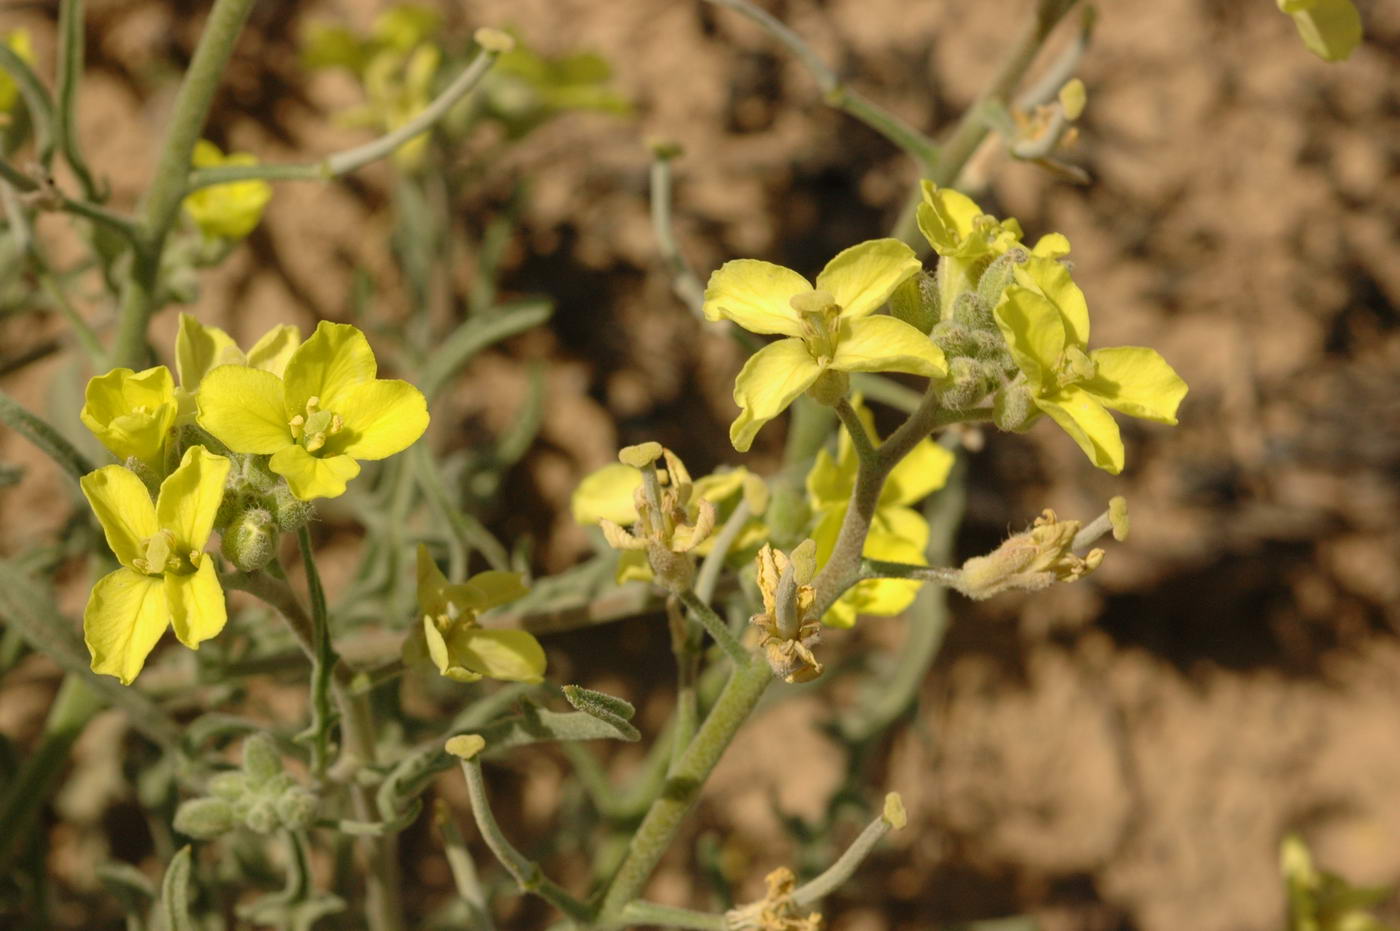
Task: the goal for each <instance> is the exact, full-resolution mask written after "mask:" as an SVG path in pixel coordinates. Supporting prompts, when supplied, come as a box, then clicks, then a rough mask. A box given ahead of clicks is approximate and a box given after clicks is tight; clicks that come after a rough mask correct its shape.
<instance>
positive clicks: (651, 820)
mask: <svg viewBox="0 0 1400 931" xmlns="http://www.w3.org/2000/svg"><path fill="white" fill-rule="evenodd" d="M772 681H773V673H772V671H771V670H770V669H769V668H768V661H767V660H766V659H764V658H763V657H761V656H757V657H753V658H752V659H750V660H749V661H748V662H747V663H745V664H743V665H740V666H736V667H735V668H734V671H733V672H732V673H731V674H730V677H729V681H728V682H727V683H726V684H725V686H724V691H722V692H721V693H720V696H719V698H718V700H716V702H715V705H714V707H713V708H711V709H710V713H709V714H708V715H706V717H705V723H704V724H702V725H701V726H700V730H699V732H698V733H697V734H696V735H695V739H694V740H692V741H691V742H690V746H689V747H687V748H686V751H685V755H684V756H682V757H681V759H680V764H679V765H678V766H676V767H675V769H674V771H673V772H672V773H671V775H670V776H669V777H668V778H667V780H666V788H665V789H664V790H663V791H662V793H661V795H660V797H658V798H657V799H656V801H654V802H652V804H651V807H650V808H649V809H648V810H647V813H646V817H645V818H643V819H642V823H641V826H640V827H638V828H637V833H636V834H634V835H633V836H632V841H631V843H630V844H628V847H627V857H626V858H625V859H624V860H623V861H622V866H621V867H619V868H618V871H617V875H616V876H614V877H613V880H612V882H611V883H610V884H609V885H608V888H607V891H606V892H605V893H604V895H603V900H602V905H601V913H600V919H599V922H600V924H601V925H602V926H603V927H608V926H612V927H617V926H618V925H619V924H620V923H622V924H625V920H624V919H623V918H622V910H623V908H625V907H626V906H627V905H628V904H629V903H630V902H631V901H632V900H633V899H635V898H637V896H638V895H640V894H641V892H642V890H643V889H644V888H645V887H646V884H647V880H648V879H650V878H651V874H652V872H653V871H654V870H655V869H656V864H657V863H658V862H659V861H660V860H661V856H662V854H664V853H665V852H666V849H667V848H668V847H670V845H671V842H672V840H674V839H675V836H676V832H677V830H679V829H680V825H681V820H682V819H683V818H684V817H685V815H686V813H687V812H688V811H690V808H691V806H692V805H694V804H695V800H696V798H697V797H698V796H699V795H700V788H701V786H703V785H704V784H705V780H706V779H707V778H708V777H709V775H710V772H711V771H712V770H713V769H714V768H715V765H716V764H717V763H718V762H719V759H720V756H722V755H723V753H724V751H725V748H727V747H728V746H729V743H730V741H732V740H733V739H734V735H735V734H736V733H737V732H738V730H739V727H740V726H741V725H742V724H743V723H744V721H745V720H746V719H747V718H748V716H749V714H750V712H752V711H753V709H754V707H755V706H756V705H757V704H758V700H759V698H761V697H762V696H763V693H764V691H765V690H766V689H767V688H768V685H769V683H770V682H772Z"/></svg>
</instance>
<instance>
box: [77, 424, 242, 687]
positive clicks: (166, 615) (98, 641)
mask: <svg viewBox="0 0 1400 931" xmlns="http://www.w3.org/2000/svg"><path fill="white" fill-rule="evenodd" d="M228 470H229V461H228V460H227V459H225V458H224V457H223V456H216V455H214V454H213V453H210V452H208V451H207V450H205V449H204V447H202V446H192V447H190V449H189V450H187V451H186V452H185V456H184V458H183V459H182V460H181V462H180V465H179V467H178V468H176V469H175V471H174V472H172V473H171V474H170V476H169V477H168V478H167V479H166V480H165V481H164V482H162V483H161V486H160V494H159V495H158V496H157V497H156V501H155V503H154V504H152V503H151V496H150V493H149V492H148V491H147V490H146V486H145V485H143V484H142V483H141V480H140V479H139V478H137V477H136V475H135V473H133V472H131V471H130V470H129V469H125V468H123V467H121V466H116V465H110V466H104V467H102V468H100V469H98V470H97V471H95V472H90V473H88V474H87V475H85V476H83V478H82V481H81V482H80V484H81V486H82V489H83V494H84V495H85V496H86V497H87V499H88V503H89V504H90V505H92V509H93V511H94V512H95V513H96V514H97V519H98V521H99V522H100V523H101V524H102V531H103V533H104V534H106V537H107V545H108V546H110V547H111V548H112V552H113V553H115V554H116V556H117V560H118V561H119V562H120V563H121V568H120V569H117V570H116V571H115V572H111V573H108V574H107V575H105V576H103V577H102V578H101V579H99V580H98V582H97V584H96V585H94V586H93V589H92V594H91V595H90V596H89V597H88V603H87V609H86V610H85V611H84V612H83V637H84V639H85V640H86V641H87V646H88V651H89V652H90V653H91V654H92V669H93V671H94V672H100V673H103V674H104V675H109V676H116V677H117V678H118V679H120V680H121V681H122V684H123V685H130V684H131V681H132V680H133V679H135V678H136V675H137V674H138V673H139V672H140V671H141V667H142V666H144V665H145V663H146V657H147V655H149V654H150V652H151V650H152V649H153V648H154V647H155V645H156V641H158V640H159V639H160V636H161V634H163V633H164V632H165V628H166V627H167V626H171V625H173V626H174V628H175V636H176V637H178V638H180V642H181V643H183V644H184V645H185V646H187V647H189V648H190V649H192V650H194V649H198V648H199V644H200V642H201V641H204V640H208V639H209V638H210V637H212V636H214V635H215V634H217V633H218V632H219V631H220V630H222V629H223V626H224V621H225V620H226V618H227V614H226V607H225V604H224V591H223V588H222V587H221V586H220V585H219V576H218V573H217V572H216V571H215V568H214V561H213V560H212V559H210V558H209V557H208V555H207V554H205V553H204V545H205V544H206V543H207V542H208V541H209V534H210V532H211V531H212V529H213V526H214V515H215V513H216V512H217V511H218V509H219V503H220V502H221V501H222V500H223V497H224V479H225V478H226V477H227V476H228Z"/></svg>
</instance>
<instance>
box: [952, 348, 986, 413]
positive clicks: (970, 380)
mask: <svg viewBox="0 0 1400 931" xmlns="http://www.w3.org/2000/svg"><path fill="white" fill-rule="evenodd" d="M947 384H948V387H946V388H944V389H943V393H942V401H943V406H944V407H947V408H950V409H952V410H955V411H956V410H965V409H967V408H969V407H972V406H974V405H975V404H976V403H977V402H978V401H980V400H982V399H983V398H984V397H986V396H987V392H988V391H989V390H990V389H991V385H992V378H991V376H990V375H989V373H988V372H987V367H986V365H985V364H983V363H981V362H978V361H977V360H976V359H968V358H966V357H960V358H956V359H953V361H952V362H950V363H949V364H948V383H947Z"/></svg>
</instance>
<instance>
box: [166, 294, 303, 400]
mask: <svg viewBox="0 0 1400 931" xmlns="http://www.w3.org/2000/svg"><path fill="white" fill-rule="evenodd" d="M300 345H301V331H300V330H299V329H297V328H296V327H295V326H292V325H291V324H289V323H283V324H279V325H278V326H275V327H273V328H272V329H270V330H268V331H267V332H266V333H264V334H263V335H262V336H261V337H260V338H259V339H258V341H257V342H256V343H254V344H253V348H252V349H249V350H248V352H247V353H246V354H245V353H244V352H243V350H242V349H239V348H238V344H237V343H235V342H234V341H233V337H231V336H229V335H228V334H227V333H225V332H224V331H223V330H221V329H219V328H218V327H216V326H205V325H204V324H202V323H200V322H199V321H198V320H196V319H195V318H194V317H192V316H190V315H189V314H184V313H182V314H180V332H179V334H178V335H177V336H176V337H175V374H176V375H177V376H178V377H179V380H180V384H179V386H178V387H177V388H176V389H175V397H176V398H177V399H178V401H179V403H180V419H181V420H182V421H184V422H189V423H192V422H193V421H194V417H195V401H194V399H195V395H196V394H197V393H198V392H199V384H200V382H201V381H203V380H204V376H205V375H207V374H208V373H209V372H210V371H211V370H212V369H215V368H217V367H219V366H220V365H248V366H252V367H253V368H255V369H262V370H263V371H265V372H271V373H272V374H274V375H276V376H277V377H279V378H280V377H282V372H283V371H285V370H286V368H287V361H288V360H289V359H291V357H292V353H293V352H295V351H296V348H297V347H298V346H300Z"/></svg>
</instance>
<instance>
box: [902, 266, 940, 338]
mask: <svg viewBox="0 0 1400 931" xmlns="http://www.w3.org/2000/svg"><path fill="white" fill-rule="evenodd" d="M890 313H891V314H893V315H894V316H895V317H897V318H898V319H900V320H903V321H904V322H905V323H907V324H909V325H910V326H912V327H914V329H916V330H918V331H919V332H921V333H927V332H929V331H930V330H931V329H933V325H934V324H935V323H937V322H938V288H937V287H936V286H935V284H934V281H933V278H932V277H931V276H930V275H929V274H928V273H927V272H924V271H920V272H918V273H917V274H914V275H911V276H909V277H908V278H906V279H905V280H904V284H902V285H900V286H899V287H897V288H895V289H894V293H893V294H891V295H890Z"/></svg>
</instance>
